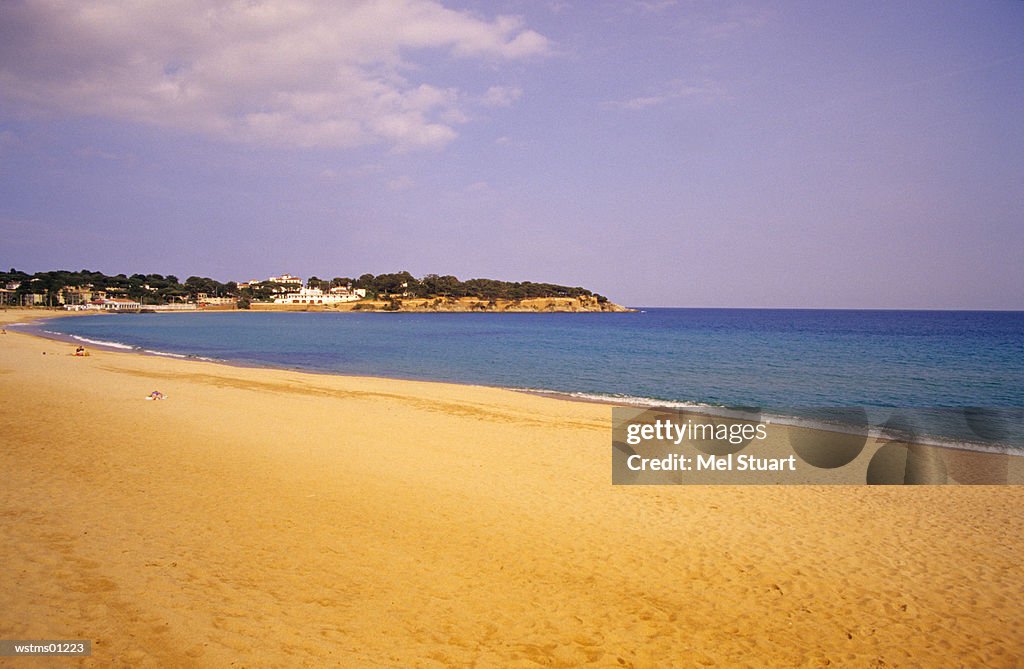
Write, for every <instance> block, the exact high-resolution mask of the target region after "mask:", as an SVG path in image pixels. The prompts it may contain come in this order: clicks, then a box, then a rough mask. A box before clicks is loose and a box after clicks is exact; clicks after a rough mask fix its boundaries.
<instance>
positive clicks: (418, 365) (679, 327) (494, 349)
mask: <svg viewBox="0 0 1024 669" xmlns="http://www.w3.org/2000/svg"><path fill="white" fill-rule="evenodd" d="M42 327H43V328H44V329H46V330H50V331H56V332H60V333H64V334H68V335H74V336H77V337H80V338H84V339H87V340H90V341H93V342H108V343H117V344H120V345H122V346H129V347H133V348H138V349H142V350H148V351H151V352H162V353H165V354H178V355H189V356H196V357H204V358H211V359H215V360H223V361H229V362H237V363H243V364H256V365H268V366H275V367H285V368H298V369H304V370H311V371H318V372H331V373H338V374H353V375H370V376H384V377H393V378H403V379H421V380H431V381H451V382H457V383H471V384H482V385H489V386H501V387H509V388H519V389H534V390H547V391H555V392H559V393H570V394H576V395H578V396H598V397H610V398H616V399H618V400H619V401H622V402H630V403H633V402H635V403H644V402H649V403H662V404H668V403H681V404H684V405H689V404H694V405H710V406H748V407H750V406H752V407H759V408H761V409H763V410H780V411H785V410H787V408H792V407H868V408H902V409H924V408H934V407H947V408H962V407H984V408H988V409H1009V410H1011V413H1010V415H1011V417H1012V416H1015V415H1016V413H1015V411H1016V409H1018V408H1020V407H1022V406H1024V312H976V311H971V312H951V311H941V312H940V311H845V310H760V309H653V308H652V309H644V310H642V311H640V312H636V313H621V314H611V313H608V314H605V313H600V314H494V313H490V314H489V313H482V314H444V313H440V314H435V313H429V314H416V313H331V312H316V313H301V312H298V313H297V312H292V313H256V312H253V313H246V312H221V313H184V314H173V313H172V314H118V315H109V316H96V317H91V318H67V319H58V320H54V321H50V322H48V323H47V324H45V325H44V326H42ZM930 429H931V431H932V432H938V433H945V434H944V435H942V434H940V436H948V437H950V438H966V437H964V436H963V435H957V434H953V432H955V430H954V429H951V428H949V427H935V426H932V427H931V428H930ZM1004 432H1005V431H1004ZM1000 439H1001V440H1009V441H1011V442H1016V441H1018V439H1019V440H1020V442H1021V444H1022V445H1024V438H1020V437H1015V436H1012V435H1011V436H1009V437H1008V436H1007V435H1005V434H1003V435H1002V437H1000Z"/></svg>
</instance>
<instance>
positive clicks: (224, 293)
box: [0, 268, 607, 305]
mask: <svg viewBox="0 0 1024 669" xmlns="http://www.w3.org/2000/svg"><path fill="white" fill-rule="evenodd" d="M12 284H17V288H15V299H16V300H17V299H19V298H20V297H21V296H24V295H27V294H35V295H44V296H45V302H46V303H47V304H50V305H56V304H59V303H60V295H61V293H62V292H63V291H66V290H68V289H91V290H92V291H93V292H100V291H102V292H105V293H106V294H107V295H108V296H123V297H127V298H129V299H132V300H136V301H138V302H141V303H142V304H167V303H172V302H189V301H196V300H197V299H198V298H199V295H200V294H205V295H207V296H209V297H236V298H238V299H239V300H240V301H244V302H263V301H270V300H273V299H274V297H275V296H278V295H280V294H281V293H284V292H287V291H289V290H291V289H293V288H294V286H290V285H288V284H284V283H276V282H271V281H263V282H257V283H254V284H249V285H247V286H246V287H244V288H239V286H238V284H237V283H236V282H234V281H229V282H227V283H221V282H219V281H217V280H215V279H211V278H209V277H200V276H190V277H188V278H187V279H185V281H184V282H181V281H179V279H178V277H177V276H175V275H173V274H168V275H166V276H165V275H162V274H132V275H130V276H129V275H126V274H116V275H114V276H109V275H106V274H103V273H102V272H93V271H90V270H85V269H83V270H79V271H77V272H70V271H67V270H57V271H49V272H36V273H35V274H28V273H26V272H20V271H18V270H16V269H14V268H11V270H10V271H8V272H0V286H8V285H12ZM306 286H307V287H308V288H319V289H321V290H323V291H325V292H326V291H329V290H331V289H332V288H348V289H351V290H356V289H363V290H365V291H366V296H367V298H369V299H393V298H396V297H404V298H460V297H471V298H477V299H483V300H525V299H530V298H545V297H593V298H595V299H597V300H598V301H599V302H606V301H607V298H606V297H604V296H603V295H598V294H597V293H594V292H591V291H590V290H587V289H586V288H582V287H580V286H560V285H558V284H553V283H535V282H532V281H499V280H496V279H468V280H466V281H461V280H459V279H458V277H455V276H452V275H450V274H449V275H438V274H427V275H426V276H424V277H422V278H416V277H414V276H413V275H412V274H410V273H409V272H406V271H402V272H393V273H388V274H377V275H373V274H363V275H362V276H359V277H334V278H333V279H320V278H319V277H316V276H312V277H310V278H309V279H308V280H307V281H306Z"/></svg>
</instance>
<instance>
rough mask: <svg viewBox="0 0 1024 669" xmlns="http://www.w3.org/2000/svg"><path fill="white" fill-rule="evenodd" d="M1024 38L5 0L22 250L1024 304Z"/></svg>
mask: <svg viewBox="0 0 1024 669" xmlns="http://www.w3.org/2000/svg"><path fill="white" fill-rule="evenodd" d="M129 4H130V6H129ZM149 5H152V6H153V7H154V8H148V6H149ZM1022 36H1024V2H1017V1H1010V0H1004V1H999V0H991V1H989V0H985V1H983V2H967V1H964V2H935V1H934V0H928V1H927V2H891V1H886V2H877V3H876V2H866V1H857V2H826V3H822V2H817V1H814V2H762V3H752V2H751V3H743V2H727V1H722V2H718V1H715V2H688V1H686V0H679V1H678V2H675V1H672V0H663V1H657V0H648V1H646V2H640V1H636V2H632V1H629V0H614V1H610V2H600V1H595V0H588V1H586V2H584V1H583V0H575V1H573V0H561V1H556V0H553V1H550V2H545V1H542V0H529V1H526V0H523V1H515V0H508V1H501V0H495V1H492V2H482V1H481V2H473V1H470V0H462V1H458V2H455V1H447V0H444V1H442V2H437V1H434V0H366V1H361V2H348V1H346V2H342V1H335V0H330V1H327V0H325V1H323V2H319V1H316V0H287V1H284V0H282V1H281V2H249V3H243V2H213V1H208V0H189V1H187V2H185V1H182V2H174V3H158V2H154V3H121V2H97V1H91V0H68V1H58V0H47V1H43V0H40V1H32V0H29V1H24V2H23V1H19V0H11V1H6V2H2V3H0V265H2V266H3V268H4V269H7V268H8V267H12V266H13V267H16V268H18V269H21V270H24V271H28V272H35V271H41V270H48V269H71V270H77V269H83V268H86V269H93V270H100V271H104V272H108V273H118V272H126V273H134V272H146V273H148V272H158V273H162V274H176V275H178V276H179V278H181V279H184V278H185V277H186V276H189V275H192V274H198V275H203V276H212V277H214V278H216V279H219V280H221V281H229V280H236V281H242V280H248V279H251V278H265V277H267V276H269V275H271V274H281V273H285V272H289V273H292V274H298V275H300V276H303V277H308V276H310V275H313V274H315V275H318V276H320V277H326V278H330V277H334V276H357V275H359V274H362V273H365V272H373V273H381V272H390V271H398V270H403V269H405V270H409V271H410V272H412V273H413V274H415V275H417V276H419V275H422V274H426V273H431V272H436V273H443V274H449V273H450V274H455V275H457V276H459V277H460V278H463V279H468V278H472V277H478V276H484V277H490V278H498V279H507V280H524V279H525V280H534V281H549V282H554V283H564V284H570V285H584V286H587V287H589V288H591V289H593V290H596V291H597V292H600V293H603V294H605V295H608V296H609V297H611V298H612V299H613V300H614V301H617V302H620V303H624V304H631V305H644V306H726V307H836V308H858V307H880V308H970V309H1024V269H1022V268H1024V122H1022V119H1024V40H1022Z"/></svg>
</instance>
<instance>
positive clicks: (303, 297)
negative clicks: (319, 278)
mask: <svg viewBox="0 0 1024 669" xmlns="http://www.w3.org/2000/svg"><path fill="white" fill-rule="evenodd" d="M364 297H366V291H365V290H363V289H361V288H360V289H358V290H355V291H350V290H349V289H348V288H333V289H331V291H330V292H328V293H325V292H324V291H322V290H320V289H319V288H300V289H299V290H297V291H293V292H291V293H285V294H284V295H283V296H281V297H278V298H276V299H275V300H274V304H340V303H342V302H356V301H358V300H361V299H363V298H364Z"/></svg>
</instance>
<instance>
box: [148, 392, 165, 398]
mask: <svg viewBox="0 0 1024 669" xmlns="http://www.w3.org/2000/svg"><path fill="white" fill-rule="evenodd" d="M163 398H164V394H163V393H162V392H160V391H159V390H154V391H153V392H151V393H150V394H149V397H148V398H146V399H151V400H162V399H163Z"/></svg>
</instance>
